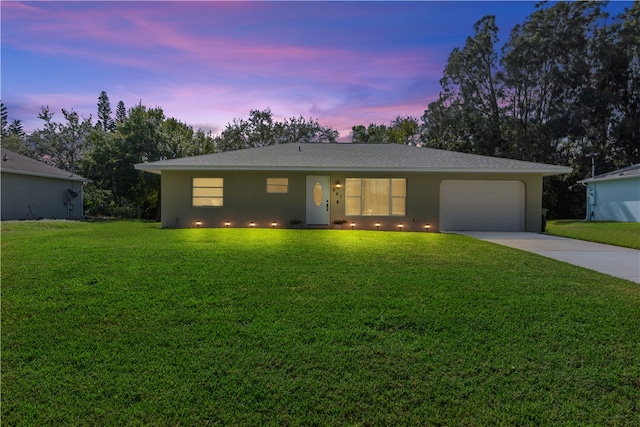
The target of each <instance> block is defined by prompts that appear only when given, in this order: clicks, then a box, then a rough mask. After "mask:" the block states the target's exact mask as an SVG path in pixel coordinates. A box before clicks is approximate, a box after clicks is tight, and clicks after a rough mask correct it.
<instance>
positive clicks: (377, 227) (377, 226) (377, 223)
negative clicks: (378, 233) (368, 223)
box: [376, 222, 380, 230]
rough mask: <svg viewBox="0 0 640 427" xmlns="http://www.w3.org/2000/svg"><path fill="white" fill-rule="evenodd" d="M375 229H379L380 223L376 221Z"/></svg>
mask: <svg viewBox="0 0 640 427" xmlns="http://www.w3.org/2000/svg"><path fill="white" fill-rule="evenodd" d="M376 230H380V223H379V222H376Z"/></svg>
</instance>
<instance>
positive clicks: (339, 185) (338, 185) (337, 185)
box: [336, 180, 342, 188]
mask: <svg viewBox="0 0 640 427" xmlns="http://www.w3.org/2000/svg"><path fill="white" fill-rule="evenodd" d="M340 187H342V184H340V180H337V181H336V188H340Z"/></svg>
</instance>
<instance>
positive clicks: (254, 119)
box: [215, 108, 338, 151]
mask: <svg viewBox="0 0 640 427" xmlns="http://www.w3.org/2000/svg"><path fill="white" fill-rule="evenodd" d="M337 138H338V132H337V131H335V130H334V129H332V128H327V127H323V126H321V125H320V124H319V123H318V122H317V121H316V120H313V119H308V120H307V119H305V118H304V117H302V116H300V117H292V118H290V119H285V120H284V121H283V122H277V121H274V120H273V114H272V113H271V110H270V109H268V108H267V109H265V110H263V111H260V110H251V111H250V112H249V118H248V119H247V120H244V119H238V118H235V119H233V121H232V122H231V123H229V124H227V126H226V127H225V129H224V130H223V131H222V133H221V134H220V136H218V137H217V138H215V143H216V150H217V151H231V150H239V149H242V148H251V147H263V146H267V145H273V144H284V143H292V142H303V143H306V142H329V143H334V142H336V140H337Z"/></svg>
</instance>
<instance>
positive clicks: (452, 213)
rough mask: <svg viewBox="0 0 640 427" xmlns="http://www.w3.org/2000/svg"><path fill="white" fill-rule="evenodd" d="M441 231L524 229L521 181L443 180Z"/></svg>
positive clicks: (523, 195)
mask: <svg viewBox="0 0 640 427" xmlns="http://www.w3.org/2000/svg"><path fill="white" fill-rule="evenodd" d="M440 229H441V230H442V231H454V230H455V231H524V230H525V186H524V183H523V182H522V181H482V180H473V181H471V180H445V181H442V183H441V184H440Z"/></svg>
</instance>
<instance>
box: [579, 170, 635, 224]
mask: <svg viewBox="0 0 640 427" xmlns="http://www.w3.org/2000/svg"><path fill="white" fill-rule="evenodd" d="M578 182H580V184H582V185H584V186H586V187H587V220H589V221H621V222H640V163H638V164H637V165H633V166H629V167H626V168H623V169H618V170H616V171H613V172H608V173H604V174H602V175H597V176H594V177H593V178H589V179H583V180H582V181H578Z"/></svg>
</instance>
